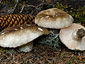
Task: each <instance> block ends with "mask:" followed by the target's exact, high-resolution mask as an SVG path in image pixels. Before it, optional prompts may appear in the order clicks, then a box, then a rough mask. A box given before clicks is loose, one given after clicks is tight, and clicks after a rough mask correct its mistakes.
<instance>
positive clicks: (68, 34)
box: [59, 23, 85, 51]
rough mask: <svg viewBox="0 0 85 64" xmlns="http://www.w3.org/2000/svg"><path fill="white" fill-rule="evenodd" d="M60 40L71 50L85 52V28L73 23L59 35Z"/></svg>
mask: <svg viewBox="0 0 85 64" xmlns="http://www.w3.org/2000/svg"><path fill="white" fill-rule="evenodd" d="M59 37H60V40H61V41H62V43H63V44H65V45H66V47H68V48H69V49H71V50H81V51H82V50H85V27H84V26H82V25H80V24H76V23H73V24H72V25H71V26H69V27H67V28H63V29H61V30H60V33H59Z"/></svg>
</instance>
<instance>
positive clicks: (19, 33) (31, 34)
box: [0, 24, 49, 48]
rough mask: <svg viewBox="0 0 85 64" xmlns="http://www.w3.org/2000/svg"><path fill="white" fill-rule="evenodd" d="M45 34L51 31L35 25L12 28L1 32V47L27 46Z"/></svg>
mask: <svg viewBox="0 0 85 64" xmlns="http://www.w3.org/2000/svg"><path fill="white" fill-rule="evenodd" d="M43 34H49V31H48V30H47V29H46V28H43V27H38V26H34V25H28V24H27V25H21V26H15V27H10V28H7V29H5V30H3V31H2V32H0V46H2V47H9V48H15V47H18V46H22V45H25V44H27V43H29V42H31V41H33V40H34V39H36V38H37V37H39V36H41V35H43Z"/></svg>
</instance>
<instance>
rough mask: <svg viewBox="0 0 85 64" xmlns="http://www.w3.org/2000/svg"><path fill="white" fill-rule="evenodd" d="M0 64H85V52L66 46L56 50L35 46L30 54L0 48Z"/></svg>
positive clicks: (40, 45) (39, 45)
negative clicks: (72, 49)
mask: <svg viewBox="0 0 85 64" xmlns="http://www.w3.org/2000/svg"><path fill="white" fill-rule="evenodd" d="M0 64H85V51H84V52H81V51H71V50H69V49H68V48H66V47H65V46H62V47H59V48H57V50H55V49H53V48H52V47H48V46H45V45H42V44H37V45H34V47H33V49H32V51H30V52H28V53H24V52H20V51H19V50H18V48H16V49H4V48H0Z"/></svg>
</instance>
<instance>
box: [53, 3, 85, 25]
mask: <svg viewBox="0 0 85 64" xmlns="http://www.w3.org/2000/svg"><path fill="white" fill-rule="evenodd" d="M53 7H57V8H59V9H61V10H64V11H65V12H67V13H69V14H70V15H72V16H73V18H74V22H75V23H82V24H83V25H84V26H85V23H84V22H85V6H82V7H79V8H75V7H73V6H72V5H71V4H64V5H63V4H62V3H59V2H57V3H56V5H53Z"/></svg>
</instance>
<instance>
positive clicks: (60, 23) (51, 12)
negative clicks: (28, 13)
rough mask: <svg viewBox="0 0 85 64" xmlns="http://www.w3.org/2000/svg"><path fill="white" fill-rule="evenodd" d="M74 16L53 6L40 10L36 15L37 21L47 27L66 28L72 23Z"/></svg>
mask: <svg viewBox="0 0 85 64" xmlns="http://www.w3.org/2000/svg"><path fill="white" fill-rule="evenodd" d="M72 22H73V18H72V16H71V15H69V14H67V13H66V12H64V11H63V10H60V9H58V8H51V9H47V10H43V11H41V12H39V13H38V14H37V15H36V17H35V23H36V24H37V25H39V26H43V27H47V28H55V29H60V28H65V27H68V26H70V25H71V24H72Z"/></svg>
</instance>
